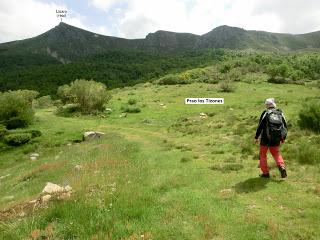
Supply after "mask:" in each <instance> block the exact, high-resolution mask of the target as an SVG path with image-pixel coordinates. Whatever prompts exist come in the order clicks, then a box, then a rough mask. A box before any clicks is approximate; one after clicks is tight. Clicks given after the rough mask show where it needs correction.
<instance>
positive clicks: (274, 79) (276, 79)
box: [268, 77, 289, 84]
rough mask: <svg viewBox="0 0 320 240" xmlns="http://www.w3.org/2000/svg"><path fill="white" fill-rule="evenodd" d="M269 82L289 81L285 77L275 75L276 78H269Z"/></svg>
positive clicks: (283, 82) (282, 82)
mask: <svg viewBox="0 0 320 240" xmlns="http://www.w3.org/2000/svg"><path fill="white" fill-rule="evenodd" d="M268 82H269V83H275V84H285V83H289V82H288V80H287V79H285V78H283V77H274V78H269V79H268Z"/></svg>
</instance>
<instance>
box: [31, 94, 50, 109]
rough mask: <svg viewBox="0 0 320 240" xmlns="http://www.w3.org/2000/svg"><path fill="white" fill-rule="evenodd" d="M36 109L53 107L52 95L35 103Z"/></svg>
mask: <svg viewBox="0 0 320 240" xmlns="http://www.w3.org/2000/svg"><path fill="white" fill-rule="evenodd" d="M33 106H34V107H35V108H47V107H51V106H53V101H52V99H51V96H50V95H47V96H42V97H39V98H37V99H35V100H34V101H33Z"/></svg>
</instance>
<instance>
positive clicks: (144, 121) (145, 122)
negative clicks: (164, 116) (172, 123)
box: [141, 118, 151, 124]
mask: <svg viewBox="0 0 320 240" xmlns="http://www.w3.org/2000/svg"><path fill="white" fill-rule="evenodd" d="M141 122H142V123H144V124H150V123H151V120H150V119H147V118H146V119H143V120H142V121H141Z"/></svg>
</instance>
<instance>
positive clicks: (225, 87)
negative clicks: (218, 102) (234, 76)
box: [219, 80, 234, 92]
mask: <svg viewBox="0 0 320 240" xmlns="http://www.w3.org/2000/svg"><path fill="white" fill-rule="evenodd" d="M219 88H220V90H221V91H222V92H233V91H234V84H233V82H232V81H230V80H224V81H220V83H219Z"/></svg>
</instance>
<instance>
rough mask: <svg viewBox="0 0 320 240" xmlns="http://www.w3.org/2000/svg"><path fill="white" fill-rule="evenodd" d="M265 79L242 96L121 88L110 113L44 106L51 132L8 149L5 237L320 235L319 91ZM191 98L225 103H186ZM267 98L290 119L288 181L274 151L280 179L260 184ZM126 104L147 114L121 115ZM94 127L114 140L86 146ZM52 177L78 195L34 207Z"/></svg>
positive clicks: (188, 88)
mask: <svg viewBox="0 0 320 240" xmlns="http://www.w3.org/2000/svg"><path fill="white" fill-rule="evenodd" d="M259 79H260V81H256V82H248V83H246V82H236V83H235V89H234V91H233V92H221V91H220V89H219V86H218V84H207V83H196V82H195V83H192V84H186V85H170V86H168V85H156V84H152V83H145V84H138V85H136V86H133V87H126V88H121V89H114V90H112V91H111V95H112V99H111V100H110V101H109V103H108V106H107V107H108V108H111V109H112V111H111V113H109V114H107V113H105V114H104V115H101V116H74V117H62V116H58V115H56V114H55V111H56V109H55V108H54V107H50V108H45V109H38V110H36V115H35V121H34V123H33V125H31V126H30V127H29V128H30V129H38V130H40V131H41V132H42V136H41V137H38V138H35V139H33V140H32V142H30V143H28V144H26V145H23V146H21V147H16V148H9V147H5V146H1V148H2V150H1V154H0V177H1V179H0V210H1V211H0V239H8V240H9V239H12V240H16V239H92V240H93V239H123V240H124V239H128V240H129V239H130V240H133V239H197V240H200V239H216V240H218V239H219V240H222V239H223V240H227V239H239V240H241V239H244V240H250V239H319V235H320V228H319V220H320V211H319V210H320V165H319V163H320V159H319V156H320V150H319V149H320V148H319V147H320V136H319V135H317V134H315V133H312V132H310V131H306V130H300V129H299V127H298V125H297V120H298V113H299V111H300V110H301V109H302V108H303V104H304V103H305V102H311V101H319V88H316V87H309V86H304V85H294V84H272V83H267V81H266V80H263V77H260V78H259ZM261 79H262V80H261ZM186 97H223V98H224V99H225V104H224V105H185V104H184V99H185V98H186ZM268 97H274V98H275V99H276V101H277V104H278V107H279V108H281V109H282V110H283V111H284V113H285V116H286V118H287V121H288V126H289V133H288V138H287V141H286V143H285V144H284V145H282V146H281V151H282V155H283V157H284V160H285V162H286V164H287V172H288V178H286V179H281V178H280V175H279V172H278V169H277V168H276V166H275V163H274V160H273V159H272V157H271V155H268V160H269V161H268V162H269V166H270V167H271V172H270V173H271V175H272V177H271V178H270V179H261V178H259V174H260V169H259V168H258V159H259V156H258V152H259V146H257V145H254V135H255V130H256V127H257V124H258V120H259V117H260V114H261V112H262V111H263V109H264V100H265V99H266V98H268ZM129 100H130V103H131V105H130V104H129V105H130V106H135V107H138V108H139V109H141V112H139V113H128V114H127V115H126V116H124V115H123V114H122V110H121V108H123V106H127V105H128V101H129ZM201 113H206V116H207V117H206V116H205V117H202V116H201V115H200V114H201ZM87 130H94V131H102V132H104V133H105V137H104V138H102V139H99V140H94V141H88V142H80V140H81V139H82V134H83V132H84V131H87ZM34 152H36V153H39V155H40V157H39V158H38V159H37V160H36V161H32V160H30V159H29V155H30V153H34ZM76 165H81V166H82V168H81V170H76V169H75V166H76ZM46 182H53V183H56V184H59V185H61V186H65V185H70V186H72V188H73V193H72V196H71V198H70V199H68V200H53V201H50V202H49V203H48V204H44V205H40V207H36V208H35V207H32V206H31V205H30V204H27V203H28V202H29V201H31V200H33V199H36V198H37V197H38V196H39V194H40V193H41V191H42V189H43V188H44V186H45V184H46Z"/></svg>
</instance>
